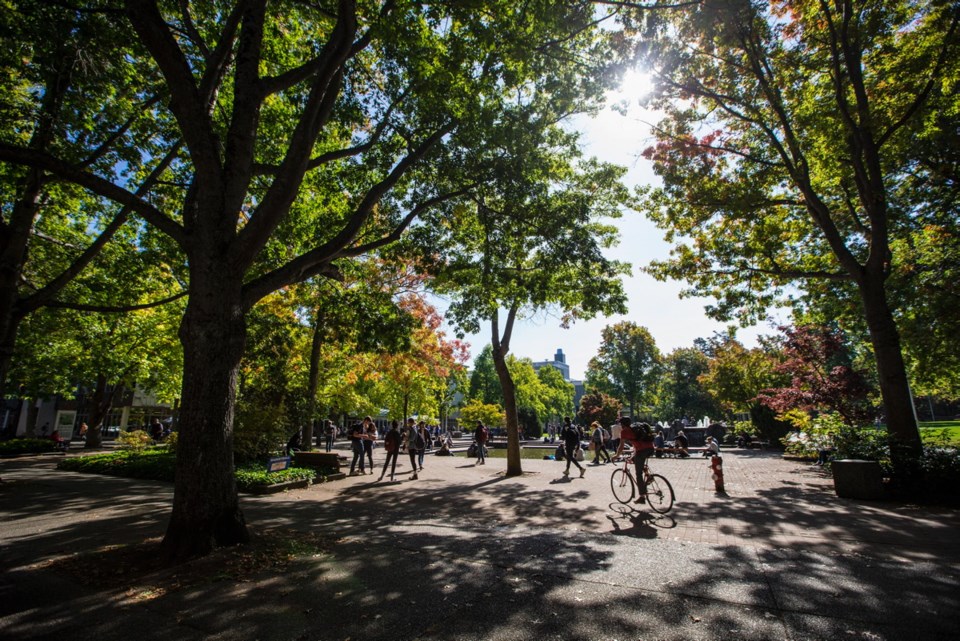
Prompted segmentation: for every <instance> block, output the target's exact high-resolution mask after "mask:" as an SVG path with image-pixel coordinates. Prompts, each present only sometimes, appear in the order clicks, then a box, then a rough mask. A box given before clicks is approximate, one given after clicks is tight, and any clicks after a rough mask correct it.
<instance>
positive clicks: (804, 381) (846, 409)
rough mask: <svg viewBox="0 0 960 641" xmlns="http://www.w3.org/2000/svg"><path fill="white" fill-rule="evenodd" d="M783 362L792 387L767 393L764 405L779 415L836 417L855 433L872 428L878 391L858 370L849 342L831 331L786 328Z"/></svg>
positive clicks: (781, 370) (782, 370)
mask: <svg viewBox="0 0 960 641" xmlns="http://www.w3.org/2000/svg"><path fill="white" fill-rule="evenodd" d="M782 331H783V332H784V334H785V340H784V342H783V361H782V362H781V363H779V364H778V365H777V366H776V367H775V371H776V372H777V373H781V374H786V375H788V376H789V377H790V385H789V386H787V387H779V388H774V389H765V390H763V391H762V392H761V393H760V394H759V395H758V399H759V401H760V402H761V403H763V404H764V405H766V406H767V407H769V408H771V409H773V410H774V411H776V412H778V413H781V414H782V413H786V412H788V411H789V410H792V409H801V410H807V411H811V410H820V411H828V412H836V413H837V414H838V415H840V416H841V417H842V418H843V421H844V422H845V423H846V424H847V425H849V426H851V427H862V426H864V425H868V424H870V422H871V421H872V419H873V418H875V412H874V409H873V403H872V402H871V395H872V391H873V390H872V387H871V386H870V384H869V382H868V379H867V377H866V376H865V375H864V373H863V372H861V371H858V370H857V369H855V368H854V367H853V362H852V359H851V356H850V353H849V351H848V350H847V348H846V345H845V341H844V338H843V336H842V335H841V334H840V333H839V332H837V331H835V330H831V329H830V328H827V327H811V326H802V327H794V328H789V327H785V328H782Z"/></svg>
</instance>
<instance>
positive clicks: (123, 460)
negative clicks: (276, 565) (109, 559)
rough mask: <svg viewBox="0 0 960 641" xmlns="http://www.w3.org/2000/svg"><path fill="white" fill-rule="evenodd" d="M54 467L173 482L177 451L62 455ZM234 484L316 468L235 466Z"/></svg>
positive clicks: (307, 475)
mask: <svg viewBox="0 0 960 641" xmlns="http://www.w3.org/2000/svg"><path fill="white" fill-rule="evenodd" d="M57 469H60V470H67V471H70V472H82V473H86V474H108V475H111V476H124V477H127V478H136V479H149V480H153V481H168V482H171V483H172V482H173V478H174V474H175V472H176V455H175V454H174V453H173V452H172V451H170V450H169V449H168V448H166V447H157V448H153V449H148V450H144V451H139V452H138V451H134V450H120V451H116V452H107V453H104V454H92V455H89V456H74V457H70V458H65V459H63V460H62V461H60V463H59V464H58V465H57ZM235 474H236V479H237V487H238V488H239V489H240V490H249V489H250V488H251V487H253V486H255V485H261V486H262V485H272V484H274V483H285V482H287V481H299V480H303V479H312V478H314V477H315V476H316V472H315V471H314V470H311V469H307V468H302V467H291V468H287V469H285V470H280V471H279V472H267V470H266V467H265V466H263V467H253V466H250V467H246V468H241V469H237V470H236V472H235Z"/></svg>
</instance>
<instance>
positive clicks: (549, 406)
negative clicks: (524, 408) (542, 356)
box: [537, 366, 575, 423]
mask: <svg viewBox="0 0 960 641" xmlns="http://www.w3.org/2000/svg"><path fill="white" fill-rule="evenodd" d="M537 378H539V379H540V385H541V386H542V390H543V392H542V394H543V401H542V402H543V416H544V418H545V419H547V420H550V419H556V422H558V423H559V422H560V420H561V419H562V418H563V417H564V416H569V415H570V414H571V413H572V411H573V409H574V408H573V396H574V391H575V390H574V387H573V383H569V382H567V381H566V380H564V378H563V374H561V373H560V370H558V369H556V368H555V367H549V366H547V367H541V368H540V369H538V370H537Z"/></svg>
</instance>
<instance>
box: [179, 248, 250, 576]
mask: <svg viewBox="0 0 960 641" xmlns="http://www.w3.org/2000/svg"><path fill="white" fill-rule="evenodd" d="M240 283H241V279H240V277H239V275H237V274H231V273H229V270H227V269H225V268H224V267H223V266H222V263H220V262H219V261H216V260H212V261H210V262H209V263H208V264H207V265H206V268H204V266H202V265H201V266H198V265H193V269H191V291H190V302H189V303H188V304H187V310H186V313H185V314H184V318H183V322H182V324H181V325H180V341H181V343H182V344H183V358H184V362H183V365H184V367H183V372H184V374H183V396H182V403H181V407H180V431H179V436H178V447H177V472H176V482H175V486H174V497H173V512H172V515H171V517H170V523H169V525H168V527H167V532H166V536H165V537H164V539H163V551H164V554H165V555H166V557H167V558H168V559H169V560H171V561H179V560H184V559H188V558H191V557H194V556H200V555H204V554H207V553H209V552H210V551H211V550H212V549H213V548H214V547H217V546H226V545H234V544H238V543H245V542H247V541H248V540H249V534H248V532H247V526H246V522H245V521H244V518H243V514H242V513H241V511H240V505H239V500H238V498H237V486H236V479H235V477H234V466H233V416H234V408H235V403H236V385H237V370H238V367H239V363H240V358H241V357H242V355H243V348H244V342H245V338H246V325H245V321H244V310H243V307H242V305H241V296H240Z"/></svg>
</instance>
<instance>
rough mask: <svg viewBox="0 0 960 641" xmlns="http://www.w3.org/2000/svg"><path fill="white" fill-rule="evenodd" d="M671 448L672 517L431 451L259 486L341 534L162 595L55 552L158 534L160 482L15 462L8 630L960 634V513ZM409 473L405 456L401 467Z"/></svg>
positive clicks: (47, 633)
mask: <svg viewBox="0 0 960 641" xmlns="http://www.w3.org/2000/svg"><path fill="white" fill-rule="evenodd" d="M725 461H726V470H727V478H728V480H727V490H728V494H727V495H725V496H717V495H716V494H715V493H714V492H713V488H712V482H711V481H710V479H709V468H708V467H707V464H706V462H705V461H704V460H680V461H678V460H670V461H666V460H664V461H654V462H653V463H652V465H653V466H654V467H656V468H657V471H658V472H660V473H663V474H665V475H666V476H667V477H668V478H670V479H671V481H673V483H674V485H675V487H676V490H677V497H678V504H677V506H676V508H675V509H674V511H673V512H672V513H671V514H670V515H669V516H668V517H665V518H653V516H652V515H650V514H648V513H646V512H641V511H634V510H631V509H629V508H625V507H623V506H620V505H619V504H614V503H612V497H611V495H610V490H609V484H608V481H609V474H610V471H611V467H610V466H600V467H590V468H589V471H588V472H587V477H586V478H585V479H582V480H581V479H574V480H570V481H565V480H564V479H563V478H562V476H561V474H560V472H561V470H562V466H558V464H557V463H553V462H546V461H544V462H540V461H533V462H529V464H528V462H527V461H525V462H524V465H525V469H527V470H529V472H530V473H529V474H527V475H525V476H523V477H521V478H512V479H507V478H504V477H503V476H501V475H500V474H499V469H498V467H497V466H496V465H491V464H488V465H487V466H485V467H480V468H477V467H474V466H472V465H470V464H469V462H468V461H467V460H466V459H463V458H450V459H440V458H436V457H431V458H430V459H428V461H427V470H426V471H425V472H424V473H422V474H421V479H420V480H419V481H415V482H414V481H408V480H406V479H407V478H408V477H407V475H406V474H402V475H401V477H400V478H402V479H404V480H403V481H401V482H399V483H394V484H377V483H373V482H372V481H371V479H372V478H375V477H371V476H366V477H354V478H350V479H347V480H346V481H343V482H338V483H333V484H329V485H325V486H314V487H312V488H309V489H306V490H298V491H291V492H287V493H284V494H281V495H275V496H269V497H245V498H244V499H243V506H244V511H245V513H246V515H247V518H248V520H249V521H250V522H251V524H253V525H254V527H255V528H257V529H264V528H286V529H293V530H296V531H298V532H302V533H303V536H304V537H314V538H315V540H316V539H320V540H323V541H326V542H328V543H330V551H329V552H324V553H321V554H317V555H306V556H303V557H301V558H299V559H298V560H297V562H296V563H295V564H294V565H293V566H292V567H290V568H289V569H288V571H286V572H284V573H278V572H274V571H270V570H265V571H263V572H261V573H259V574H257V575H255V576H253V577H249V580H246V581H243V582H236V581H229V580H221V579H220V578H218V577H217V576H211V578H210V582H209V583H204V584H200V585H194V586H192V587H186V588H183V589H180V590H175V591H171V592H168V593H165V594H159V595H155V596H151V595H150V594H144V593H143V592H141V593H139V594H132V593H131V592H130V591H129V590H119V589H117V590H110V589H93V588H88V587H85V586H83V585H81V584H79V583H78V582H77V581H76V580H74V579H72V578H71V577H69V576H66V575H63V574H61V573H58V572H56V571H55V570H53V569H51V568H49V567H47V566H46V565H45V564H44V563H43V562H44V560H45V559H49V558H51V557H56V556H58V555H62V554H64V553H69V552H72V551H77V550H89V549H93V548H96V547H98V546H100V545H103V544H107V543H135V542H140V541H142V540H144V539H145V538H148V537H158V536H161V535H162V533H163V529H164V527H165V525H166V518H167V515H168V510H169V505H170V501H171V496H172V491H171V488H170V486H168V485H165V484H162V483H151V482H145V481H133V480H129V479H117V478H109V477H97V476H88V475H77V474H72V473H62V472H56V471H53V470H52V469H51V467H52V463H49V462H46V461H41V460H39V459H18V460H16V462H15V463H13V464H9V463H7V462H4V463H3V467H2V471H0V475H2V477H3V479H4V482H3V483H2V484H0V545H2V547H0V567H2V568H4V572H3V574H2V575H0V638H10V639H23V640H26V639H77V640H81V639H82V640H86V639H90V640H93V639H97V640H98V641H104V640H110V639H118V640H119V639H130V638H131V637H132V638H135V639H138V641H146V640H148V639H154V638H156V639H161V638H163V639H165V640H169V639H171V638H173V639H211V640H212V639H217V640H219V639H224V640H228V639H238V640H240V639H244V640H245V639H262V640H272V639H275V640H278V641H279V640H283V639H318V640H319V639H330V640H334V639H337V640H343V639H347V638H350V639H354V640H357V639H384V640H386V639H398V640H400V639H498V640H499V639H503V640H509V639H590V640H601V639H620V640H621V641H622V640H623V639H836V638H843V639H890V640H894V639H906V638H909V639H914V638H918V637H919V638H924V639H955V638H957V636H958V635H960V620H958V615H957V612H958V606H960V554H958V552H957V551H956V550H955V549H954V548H955V537H956V532H957V531H958V529H957V526H958V524H960V519H958V514H957V512H956V511H950V510H930V509H922V508H916V507H902V506H895V505H890V504H884V503H858V502H853V501H843V500H840V499H836V498H835V497H833V496H832V495H831V494H830V493H829V482H828V479H825V478H824V476H823V475H822V474H821V473H820V472H819V470H815V469H811V468H809V467H808V466H802V465H798V464H795V463H789V462H784V461H782V460H780V459H779V458H778V457H774V456H757V455H751V456H742V457H740V456H736V455H735V454H731V455H728V456H727V457H726V458H725ZM399 471H400V472H401V473H402V472H404V471H406V469H405V468H401V469H400V470H399Z"/></svg>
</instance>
